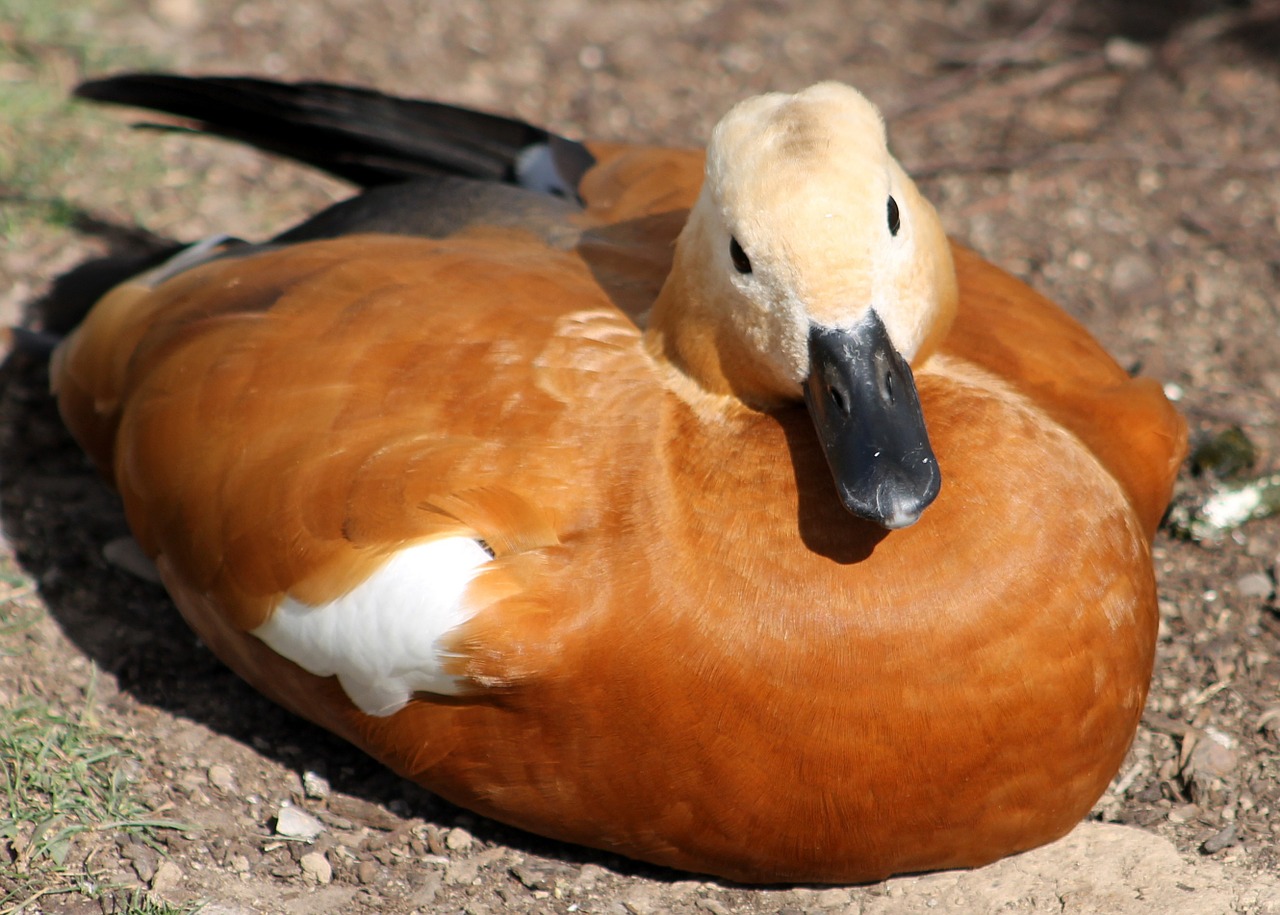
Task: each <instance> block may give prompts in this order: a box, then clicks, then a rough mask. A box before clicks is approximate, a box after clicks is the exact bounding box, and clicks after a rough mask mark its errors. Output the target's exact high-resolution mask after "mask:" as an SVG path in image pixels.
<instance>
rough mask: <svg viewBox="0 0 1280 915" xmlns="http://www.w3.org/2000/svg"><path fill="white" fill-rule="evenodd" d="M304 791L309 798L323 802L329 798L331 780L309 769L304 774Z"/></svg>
mask: <svg viewBox="0 0 1280 915" xmlns="http://www.w3.org/2000/svg"><path fill="white" fill-rule="evenodd" d="M302 790H303V792H304V793H305V794H306V795H307V797H309V798H313V799H315V800H317V801H322V800H324V799H325V798H327V797H328V796H329V791H330V789H329V780H328V779H327V778H325V777H324V776H323V775H321V774H320V773H318V772H312V771H311V770H310V769H308V770H307V771H306V772H303V773H302Z"/></svg>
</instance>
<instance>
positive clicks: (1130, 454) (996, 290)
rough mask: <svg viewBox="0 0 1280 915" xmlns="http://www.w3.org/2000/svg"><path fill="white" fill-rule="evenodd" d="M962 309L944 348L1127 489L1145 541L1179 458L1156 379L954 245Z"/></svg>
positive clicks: (1173, 416)
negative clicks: (1077, 443)
mask: <svg viewBox="0 0 1280 915" xmlns="http://www.w3.org/2000/svg"><path fill="white" fill-rule="evenodd" d="M953 254H954V257H955V263H956V274H957V278H958V280H959V285H960V308H959V312H958V314H957V317H956V322H955V324H954V326H953V327H952V330H951V334H950V336H949V337H948V338H947V341H946V343H945V345H944V350H945V351H947V352H951V353H953V354H956V355H960V356H963V357H964V358H966V359H968V360H970V361H972V362H975V363H977V364H979V365H981V366H983V367H985V368H988V369H990V370H991V371H992V372H994V373H995V374H996V375H998V376H999V377H1001V378H1003V379H1005V380H1007V381H1009V382H1010V383H1011V384H1013V385H1014V387H1016V388H1017V389H1018V390H1019V391H1021V392H1022V393H1023V394H1025V395H1026V396H1028V397H1030V398H1031V399H1032V401H1033V402H1035V403H1036V404H1037V405H1038V406H1039V407H1040V408H1041V409H1043V410H1044V411H1045V412H1046V413H1047V414H1048V415H1049V416H1051V417H1052V418H1053V419H1054V420H1056V421H1057V422H1058V423H1060V424H1061V425H1062V426H1064V427H1065V428H1066V429H1068V430H1069V431H1070V432H1072V433H1073V434H1074V435H1075V436H1076V437H1077V438H1079V439H1080V440H1081V441H1082V442H1084V444H1085V446H1086V447H1088V448H1089V450H1090V451H1092V452H1093V453H1094V455H1095V456H1097V458H1098V460H1099V461H1101V462H1102V464H1103V466H1105V467H1106V468H1107V470H1108V471H1109V472H1110V473H1111V475H1112V476H1114V477H1115V478H1116V480H1117V481H1119V483H1120V485H1121V486H1123V487H1124V490H1125V492H1126V493H1127V494H1128V496H1129V499H1130V501H1131V502H1132V504H1133V506H1134V509H1135V511H1136V512H1137V514H1138V517H1139V518H1140V519H1141V521H1142V524H1143V527H1144V528H1145V530H1146V532H1147V535H1148V537H1151V536H1154V535H1155V530H1156V527H1157V526H1158V525H1159V523H1160V519H1161V517H1162V516H1163V515H1164V511H1165V509H1166V508H1167V507H1168V505H1169V498H1170V495H1171V493H1172V491H1173V482H1174V478H1175V477H1176V476H1177V472H1178V467H1179V466H1180V465H1181V463H1182V459H1183V458H1184V457H1185V455H1186V448H1187V427H1186V422H1185V420H1183V418H1182V417H1181V416H1180V415H1179V414H1178V412H1177V411H1176V410H1175V409H1174V408H1173V405H1172V404H1170V403H1169V401H1168V399H1167V398H1166V397H1165V395H1164V391H1163V390H1162V388H1161V386H1160V384H1159V383H1158V382H1156V381H1155V380H1154V379H1150V378H1133V377H1130V376H1129V375H1128V373H1126V372H1125V371H1124V369H1122V368H1121V367H1120V366H1119V365H1117V364H1116V362H1115V360H1114V359H1112V358H1111V356H1109V355H1108V354H1107V352H1106V351H1105V350H1104V349H1103V348H1102V346H1101V345H1100V344H1099V343H1098V342H1097V341H1096V340H1094V339H1093V337H1092V336H1090V334H1089V332H1088V331H1087V330H1085V329H1084V327H1082V326H1081V325H1080V324H1079V322H1077V321H1075V320H1074V319H1073V318H1071V317H1070V316H1069V315H1067V314H1066V313H1065V312H1064V311H1063V310H1062V309H1061V308H1059V307H1057V306H1056V305H1054V304H1053V303H1052V302H1050V301H1049V300H1048V299H1046V298H1045V297H1044V296H1042V295H1040V294H1039V293H1037V292H1036V291H1035V290H1033V289H1032V288H1031V287H1029V286H1028V285H1026V284H1025V283H1023V282H1021V281H1019V280H1017V279H1015V278H1014V277H1012V276H1010V275H1009V274H1007V273H1005V272H1004V271H1003V270H1001V269H1000V268H998V267H995V266H993V265H992V264H990V263H988V262H987V261H985V260H983V259H982V258H981V257H979V256H978V255H977V254H975V253H974V252H972V251H970V250H968V249H967V248H964V247H962V246H960V245H954V246H953Z"/></svg>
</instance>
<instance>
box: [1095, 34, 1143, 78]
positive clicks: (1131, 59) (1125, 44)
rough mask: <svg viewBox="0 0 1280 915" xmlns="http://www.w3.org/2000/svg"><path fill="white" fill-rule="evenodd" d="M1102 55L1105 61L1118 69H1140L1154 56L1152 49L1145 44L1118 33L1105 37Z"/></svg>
mask: <svg viewBox="0 0 1280 915" xmlns="http://www.w3.org/2000/svg"><path fill="white" fill-rule="evenodd" d="M1102 55H1103V56H1104V57H1105V58H1106V60H1107V63H1109V64H1110V65H1111V66H1113V67H1115V68H1116V69H1118V70H1142V69H1144V68H1145V67H1147V66H1149V65H1150V64H1151V60H1152V57H1153V56H1154V54H1153V52H1152V50H1151V49H1150V48H1148V47H1147V46H1146V45H1141V44H1138V43H1137V42H1136V41H1130V40H1129V39H1128V38H1123V37H1121V36H1119V35H1115V36H1113V37H1111V38H1108V39H1107V43H1106V44H1105V45H1104V46H1103V48H1102Z"/></svg>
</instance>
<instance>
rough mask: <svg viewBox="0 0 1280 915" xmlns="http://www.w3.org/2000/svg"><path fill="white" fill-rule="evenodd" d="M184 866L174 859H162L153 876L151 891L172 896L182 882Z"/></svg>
mask: <svg viewBox="0 0 1280 915" xmlns="http://www.w3.org/2000/svg"><path fill="white" fill-rule="evenodd" d="M182 876H183V874H182V868H180V867H178V865H176V864H174V863H173V862H172V861H161V862H160V866H159V867H157V868H156V873H155V876H154V877H152V878H151V891H152V892H153V893H156V894H157V895H160V896H170V895H172V894H173V891H174V890H176V889H177V888H178V885H179V884H181V883H182Z"/></svg>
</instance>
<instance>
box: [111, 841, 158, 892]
mask: <svg viewBox="0 0 1280 915" xmlns="http://www.w3.org/2000/svg"><path fill="white" fill-rule="evenodd" d="M120 857H122V858H124V859H125V860H126V861H128V862H129V863H130V864H132V865H133V872H134V873H135V874H137V875H138V879H139V880H141V881H142V882H143V883H146V884H148V885H149V884H150V883H151V881H152V879H153V878H154V877H155V875H156V871H157V870H158V869H159V866H160V856H159V855H158V854H157V853H156V850H155V849H154V848H151V847H150V846H148V845H144V844H142V843H141V842H129V843H128V844H126V845H124V846H123V847H122V848H121V849H120Z"/></svg>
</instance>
